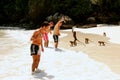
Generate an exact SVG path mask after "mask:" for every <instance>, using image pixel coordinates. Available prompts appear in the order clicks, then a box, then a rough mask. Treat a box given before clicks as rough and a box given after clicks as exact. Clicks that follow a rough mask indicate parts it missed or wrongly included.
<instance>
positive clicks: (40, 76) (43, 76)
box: [34, 70, 54, 80]
mask: <svg viewBox="0 0 120 80" xmlns="http://www.w3.org/2000/svg"><path fill="white" fill-rule="evenodd" d="M34 78H38V79H40V80H46V78H47V79H50V80H51V79H52V78H54V76H53V75H48V74H47V73H46V72H45V71H44V70H42V71H41V72H40V73H35V74H34Z"/></svg>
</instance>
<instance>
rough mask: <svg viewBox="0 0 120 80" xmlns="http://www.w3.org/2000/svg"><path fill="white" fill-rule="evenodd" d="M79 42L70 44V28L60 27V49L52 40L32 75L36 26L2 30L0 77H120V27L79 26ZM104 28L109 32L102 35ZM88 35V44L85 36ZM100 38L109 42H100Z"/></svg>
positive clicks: (63, 79)
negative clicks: (33, 27)
mask: <svg viewBox="0 0 120 80" xmlns="http://www.w3.org/2000/svg"><path fill="white" fill-rule="evenodd" d="M75 31H77V38H78V39H79V41H80V42H78V44H77V46H74V47H71V46H70V43H69V41H71V40H73V37H72V32H71V29H67V30H61V36H60V43H59V47H58V49H55V48H54V43H53V35H51V34H49V40H50V44H49V47H48V48H44V52H41V61H40V64H39V69H40V70H41V72H40V73H35V74H34V75H31V64H32V58H31V56H30V44H31V42H30V37H31V36H32V33H33V32H34V30H0V47H1V48H0V51H1V53H0V69H1V70H0V80H120V54H119V52H120V40H119V39H120V37H119V35H116V34H120V27H119V26H118V27H116V26H115V27H111V26H109V27H108V26H106V27H96V28H88V29H80V28H76V29H75ZM103 31H105V32H106V33H107V36H106V37H103V36H102V33H103ZM86 37H87V38H89V39H90V40H91V42H90V43H89V44H85V43H84V38H86ZM98 40H103V41H105V42H106V45H105V46H99V44H98V43H97V41H98Z"/></svg>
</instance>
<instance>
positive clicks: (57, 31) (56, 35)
mask: <svg viewBox="0 0 120 80" xmlns="http://www.w3.org/2000/svg"><path fill="white" fill-rule="evenodd" d="M63 22H64V20H63V19H61V20H59V21H58V22H57V23H56V25H55V27H54V30H53V39H54V42H55V48H56V49H57V48H58V41H59V36H60V27H61V26H62V24H63Z"/></svg>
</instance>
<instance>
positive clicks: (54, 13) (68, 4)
mask: <svg viewBox="0 0 120 80" xmlns="http://www.w3.org/2000/svg"><path fill="white" fill-rule="evenodd" d="M119 14H120V0H0V25H4V26H5V25H12V26H20V27H26V28H37V27H39V25H40V24H41V23H42V22H43V21H45V20H49V21H54V22H56V21H57V20H58V17H59V16H60V15H66V16H68V17H69V18H71V21H72V22H73V24H89V23H109V24H110V23H114V24H117V23H118V22H119V21H120V16H119Z"/></svg>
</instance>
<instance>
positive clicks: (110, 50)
mask: <svg viewBox="0 0 120 80" xmlns="http://www.w3.org/2000/svg"><path fill="white" fill-rule="evenodd" d="M105 28H106V27H105ZM117 28H118V30H120V28H119V27H117ZM78 29H79V28H78ZM78 29H77V30H78ZM84 30H88V29H79V30H78V31H76V32H77V38H78V40H79V41H80V42H77V43H78V44H77V46H73V47H71V46H70V42H69V41H73V40H74V39H73V33H72V31H71V30H69V31H61V32H62V33H64V34H67V36H65V37H63V38H61V39H60V43H59V44H60V45H59V46H60V47H62V48H65V49H68V50H73V51H76V52H79V51H82V52H83V53H85V54H87V55H88V56H89V57H91V58H92V59H94V60H97V61H99V62H102V63H105V64H106V65H107V66H109V67H110V69H111V70H112V71H113V72H115V73H118V74H120V44H119V43H114V42H110V39H111V38H110V37H109V35H112V34H109V33H110V32H111V31H110V32H108V31H106V33H107V34H109V35H107V36H106V37H104V36H103V34H102V32H104V30H105V29H104V28H103V29H101V32H100V33H99V30H98V31H97V32H98V33H99V34H95V33H94V29H93V33H92V32H89V31H88V32H87V31H85V32H84ZM82 31H83V32H82ZM113 33H114V34H115V32H114V29H113ZM117 36H118V37H117ZM114 37H117V38H118V39H120V37H119V35H118V33H117V32H116V36H114ZM85 38H89V39H90V40H91V41H90V42H89V44H85ZM99 40H101V41H105V42H106V43H105V46H99V44H98V42H97V41H99ZM63 44H64V45H63Z"/></svg>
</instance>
